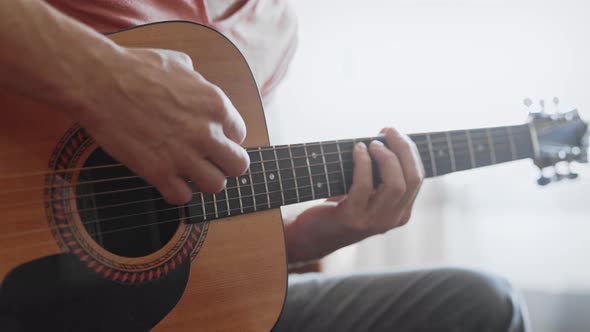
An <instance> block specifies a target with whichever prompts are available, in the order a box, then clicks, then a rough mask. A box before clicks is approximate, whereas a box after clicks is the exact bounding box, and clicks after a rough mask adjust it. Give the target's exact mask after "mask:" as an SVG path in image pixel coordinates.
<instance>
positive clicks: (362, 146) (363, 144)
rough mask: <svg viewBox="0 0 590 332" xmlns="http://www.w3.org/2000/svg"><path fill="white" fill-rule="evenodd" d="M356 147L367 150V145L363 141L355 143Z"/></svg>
mask: <svg viewBox="0 0 590 332" xmlns="http://www.w3.org/2000/svg"><path fill="white" fill-rule="evenodd" d="M356 148H357V149H359V150H367V146H366V145H365V143H363V142H358V143H356Z"/></svg>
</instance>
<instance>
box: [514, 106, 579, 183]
mask: <svg viewBox="0 0 590 332" xmlns="http://www.w3.org/2000/svg"><path fill="white" fill-rule="evenodd" d="M553 101H554V104H555V106H556V107H557V105H558V103H559V100H558V99H557V98H554V99H553ZM539 104H540V107H541V110H540V111H539V112H532V113H529V126H530V128H531V134H532V138H533V148H534V162H535V165H537V166H538V167H539V168H540V169H541V177H540V178H539V180H538V183H539V184H540V185H546V184H548V183H550V182H552V181H558V180H562V179H565V178H567V179H575V178H577V177H578V175H577V174H576V173H573V172H572V171H571V170H570V168H569V164H570V163H571V162H574V161H575V162H580V163H587V162H588V124H587V123H586V122H585V121H583V120H582V118H581V117H580V115H579V113H578V111H577V110H576V109H574V110H571V111H569V112H565V113H560V112H555V113H551V114H550V113H546V112H545V103H544V101H543V100H541V101H540V102H539ZM525 105H527V106H531V105H532V102H531V101H530V99H525ZM559 167H561V169H565V172H563V171H560V170H559ZM551 168H553V172H548V170H551ZM547 173H552V174H551V175H547Z"/></svg>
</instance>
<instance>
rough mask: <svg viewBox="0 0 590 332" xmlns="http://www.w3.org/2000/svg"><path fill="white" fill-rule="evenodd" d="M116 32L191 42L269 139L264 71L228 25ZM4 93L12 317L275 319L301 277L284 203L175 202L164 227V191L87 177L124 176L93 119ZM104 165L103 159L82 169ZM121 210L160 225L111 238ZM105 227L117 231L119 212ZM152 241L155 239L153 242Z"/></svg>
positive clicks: (188, 48)
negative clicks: (292, 260)
mask: <svg viewBox="0 0 590 332" xmlns="http://www.w3.org/2000/svg"><path fill="white" fill-rule="evenodd" d="M110 37H111V38H112V39H113V40H114V41H116V42H117V43H119V44H121V45H124V46H131V47H152V48H164V49H172V50H178V51H182V52H185V53H187V54H189V55H190V56H191V58H192V59H193V63H194V66H195V68H196V69H198V71H199V72H200V73H201V74H203V76H204V77H205V78H207V79H208V80H209V81H211V82H213V83H214V84H216V85H218V86H219V87H221V88H222V89H223V90H224V91H225V93H226V94H227V95H228V97H229V98H230V99H231V101H232V102H233V104H234V105H235V106H236V108H237V109H238V110H239V112H240V113H241V115H242V117H243V118H244V120H245V122H246V125H247V128H248V137H247V139H246V141H245V143H244V145H245V146H248V147H252V146H263V145H268V143H269V142H268V135H267V130H266V125H265V119H264V113H263V109H262V104H261V100H260V97H259V93H258V90H257V87H256V83H255V81H254V79H253V76H252V73H251V72H250V69H249V67H248V65H247V63H246V61H245V60H244V58H243V56H242V55H241V54H240V52H239V51H238V50H237V49H236V48H235V46H234V45H233V44H231V43H230V42H229V41H228V40H227V39H226V38H225V37H223V36H222V35H221V34H219V33H217V32H216V31H214V30H211V29H209V28H206V27H204V26H201V25H197V24H192V23H186V22H167V23H160V24H152V25H147V26H142V27H138V28H134V29H131V30H126V31H123V32H118V33H115V34H112V35H111V36H110ZM0 100H1V103H0V107H2V116H3V117H2V120H1V121H0V137H1V139H0V282H2V284H1V287H2V288H1V289H0V317H4V319H5V320H6V321H8V322H9V325H10V324H14V325H16V326H21V327H24V328H25V330H29V329H38V330H40V328H44V329H45V330H47V329H48V327H51V328H49V330H55V331H58V330H59V331H70V330H71V331H145V330H152V329H153V330H154V331H268V330H270V329H271V328H272V326H273V325H274V323H275V321H276V320H277V318H278V316H279V314H280V311H281V308H282V305H283V302H284V298H285V295H286V286H287V272H286V253H285V244H284V236H283V225H282V220H281V215H280V210H279V209H269V210H266V211H262V212H259V213H255V214H242V215H238V216H230V217H225V218H221V219H216V220H210V221H207V220H205V221H203V222H199V223H194V224H191V223H187V222H186V221H187V220H185V219H186V213H185V212H186V211H184V210H183V209H181V208H178V209H175V208H174V207H172V208H170V207H168V208H167V209H168V210H169V211H168V212H170V213H171V214H170V215H169V216H165V217H167V218H168V219H167V220H172V221H173V222H171V223H168V224H169V226H167V228H166V229H158V225H156V226H155V227H156V228H153V227H152V228H150V227H149V224H150V223H152V224H153V220H154V219H155V218H160V216H156V215H155V213H156V212H157V211H158V210H162V208H161V207H159V205H158V206H157V205H149V204H148V205H139V206H134V207H129V208H126V207H124V204H125V202H127V201H129V200H130V199H131V200H133V197H135V196H133V194H132V193H131V194H129V196H117V195H114V194H113V195H114V196H112V195H111V194H109V195H111V196H112V197H110V199H111V200H109V199H107V198H104V199H103V198H100V199H98V200H93V199H86V198H88V197H91V196H93V194H94V193H97V192H98V193H100V192H104V191H109V192H117V191H121V190H120V188H109V187H94V188H86V189H84V190H81V189H79V188H80V187H85V186H86V185H85V184H86V183H91V184H92V185H95V186H100V185H102V184H101V183H103V182H101V181H100V178H101V177H111V176H112V174H109V172H110V171H111V170H109V168H101V167H96V165H98V164H100V160H104V159H105V158H108V157H105V156H104V154H100V153H99V152H97V151H98V150H97V149H99V148H98V146H97V145H96V143H95V142H94V141H93V140H92V138H91V137H89V136H88V135H87V134H86V133H85V131H84V130H83V129H82V128H79V127H78V126H77V125H76V124H75V123H74V122H73V121H71V120H70V119H68V118H66V117H65V116H63V115H62V113H61V112H59V111H56V110H51V109H48V108H46V107H45V106H44V105H41V104H38V103H35V102H32V101H29V100H25V99H22V98H20V97H19V96H16V95H11V94H7V93H4V92H0ZM92 166H94V167H95V168H96V169H102V171H101V172H102V173H101V172H98V173H95V174H85V173H84V172H83V171H82V170H81V168H92ZM118 176H119V177H122V178H123V176H122V175H118ZM135 186H138V185H135ZM91 187H92V186H91ZM97 188H103V189H97ZM141 195H143V194H141ZM141 195H140V196H138V197H141V198H142V199H141V200H142V201H150V199H149V197H148V199H146V198H145V195H144V196H141ZM107 196H108V195H107ZM123 198H127V201H125V200H124V199H123ZM138 200H139V199H138ZM151 200H152V201H154V200H155V199H151ZM133 201H135V200H133ZM154 204H155V203H154ZM158 204H163V203H161V200H160V203H158ZM101 207H112V208H113V211H112V212H110V213H113V214H114V215H111V216H110V217H107V218H104V215H101V214H100V213H102V212H96V211H97V210H100V209H101ZM150 209H153V211H156V212H154V213H150ZM120 215H136V217H134V218H131V219H132V220H131V219H130V218H127V219H124V220H123V221H125V222H131V224H130V225H131V227H127V228H134V227H135V229H138V228H139V227H142V225H148V227H146V228H148V229H151V231H150V230H148V231H145V230H144V231H141V232H139V233H133V230H130V231H129V232H130V233H129V232H128V233H126V232H124V231H123V230H121V229H119V230H121V232H120V233H123V234H124V235H123V237H122V238H120V239H119V242H121V239H123V240H124V241H122V242H125V246H119V245H118V244H113V243H114V240H113V239H111V240H109V239H106V240H105V239H103V238H101V236H100V233H101V230H100V229H99V230H98V231H97V228H96V227H95V226H93V225H98V223H96V222H95V221H96V220H97V219H98V218H99V217H100V218H103V219H105V220H106V219H109V218H110V219H111V220H112V221H114V222H117V220H115V219H117V216H120ZM158 220H160V219H158ZM138 224H139V227H138ZM170 225H172V226H170ZM101 227H102V232H103V233H105V234H107V233H109V230H108V227H110V226H109V225H107V221H104V224H102V225H101ZM105 230H106V231H105ZM117 231H118V229H117V228H115V229H111V230H110V234H114V233H117ZM93 234H94V235H93ZM96 234H99V235H96ZM154 238H156V239H155V240H154ZM144 243H151V244H152V245H153V246H152V247H153V248H152V249H149V250H148V249H145V248H146V246H145V245H144ZM154 243H155V244H154ZM147 247H149V246H147ZM6 317H7V318H6ZM1 322H2V319H0V324H1ZM0 329H2V330H4V329H3V328H2V326H0ZM8 330H9V329H8Z"/></svg>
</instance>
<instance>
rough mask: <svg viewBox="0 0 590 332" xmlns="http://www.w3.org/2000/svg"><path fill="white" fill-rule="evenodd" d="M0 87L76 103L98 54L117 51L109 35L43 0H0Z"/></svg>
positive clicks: (59, 103)
mask: <svg viewBox="0 0 590 332" xmlns="http://www.w3.org/2000/svg"><path fill="white" fill-rule="evenodd" d="M0 45H1V49H2V51H1V52H0V88H1V89H2V90H10V91H13V92H16V93H19V94H21V95H24V96H26V97H28V98H31V99H38V100H41V101H43V102H45V103H48V104H51V105H53V106H55V107H57V108H60V109H63V108H77V106H79V105H76V102H77V101H78V100H80V98H81V97H82V96H83V95H85V94H87V93H88V91H86V90H88V86H89V84H88V83H89V81H91V80H97V79H100V77H98V75H96V74H97V73H99V72H100V71H101V70H102V69H103V68H101V66H102V63H103V62H102V60H101V59H103V58H104V57H106V56H113V55H115V54H118V53H119V52H120V48H119V47H118V46H117V45H116V44H114V43H113V42H111V41H110V40H109V39H108V38H106V37H104V36H102V35H101V34H99V33H97V32H95V31H93V30H92V29H90V28H89V27H87V26H85V25H83V24H81V23H79V22H77V21H75V20H74V19H72V18H69V17H67V16H65V15H63V14H61V13H60V12H58V11H57V10H55V9H54V8H52V7H51V6H49V5H47V4H46V3H44V2H43V1H39V0H5V1H0Z"/></svg>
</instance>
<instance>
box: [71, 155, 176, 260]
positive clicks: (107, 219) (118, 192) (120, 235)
mask: <svg viewBox="0 0 590 332" xmlns="http://www.w3.org/2000/svg"><path fill="white" fill-rule="evenodd" d="M113 164H117V165H118V163H117V162H116V161H114V160H113V159H112V158H111V157H110V156H109V155H107V154H106V153H105V152H104V151H103V150H102V149H97V150H95V151H94V152H93V153H92V154H91V155H90V157H89V158H88V159H87V161H86V163H85V164H84V168H87V169H85V170H83V171H81V172H80V177H79V180H78V186H77V187H76V196H77V200H76V202H77V206H78V211H79V212H80V218H81V221H82V224H83V225H84V227H85V228H86V230H87V231H88V233H89V234H90V236H91V237H92V238H93V239H94V240H95V241H96V242H97V243H98V244H99V245H101V246H102V247H103V248H105V249H106V250H108V251H109V252H111V253H113V254H116V255H119V256H125V257H142V256H147V255H149V254H151V253H153V252H156V251H157V250H159V249H160V248H162V247H163V246H164V245H166V243H168V241H170V239H171V238H172V236H173V235H174V233H175V232H176V230H177V229H178V224H179V218H180V213H179V209H178V208H177V207H175V206H173V205H169V204H167V203H166V202H165V201H164V200H163V199H162V197H161V196H160V194H159V193H158V192H157V191H156V190H155V188H153V187H152V186H150V185H149V184H148V183H146V182H145V181H143V180H142V179H141V178H139V177H137V176H135V175H134V174H133V173H132V172H131V171H130V170H129V169H127V168H126V167H123V166H112V167H109V165H113ZM97 166H98V167H97ZM101 166H106V167H101Z"/></svg>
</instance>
